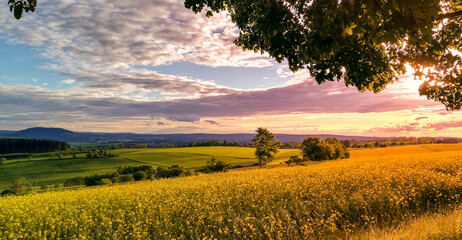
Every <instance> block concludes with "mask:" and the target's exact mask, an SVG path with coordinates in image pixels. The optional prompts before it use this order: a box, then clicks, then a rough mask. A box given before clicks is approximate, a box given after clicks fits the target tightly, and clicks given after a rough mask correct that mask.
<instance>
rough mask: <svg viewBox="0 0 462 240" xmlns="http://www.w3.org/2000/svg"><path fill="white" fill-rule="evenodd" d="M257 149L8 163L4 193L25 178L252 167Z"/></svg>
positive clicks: (0, 174) (1, 172)
mask: <svg viewBox="0 0 462 240" xmlns="http://www.w3.org/2000/svg"><path fill="white" fill-rule="evenodd" d="M254 151H255V149H253V148H240V147H195V148H165V149H159V148H156V149H153V148H147V149H117V150H111V151H110V152H111V153H115V154H117V155H118V157H110V158H90V159H89V158H86V157H85V156H86V154H77V155H76V157H77V158H76V159H73V158H72V155H66V156H64V157H63V159H58V157H57V156H56V155H57V154H54V155H55V156H54V157H53V158H51V159H50V157H49V156H40V157H32V158H31V159H30V160H29V159H28V158H24V159H15V160H8V161H7V163H6V164H4V165H0V191H1V190H2V189H7V188H8V187H9V186H10V184H11V182H12V181H13V179H15V178H19V177H25V178H26V179H27V181H29V182H30V183H32V184H33V185H34V186H35V185H40V184H42V183H46V184H55V183H58V184H62V183H63V182H64V180H66V179H69V178H73V177H85V176H88V175H90V174H104V173H111V172H114V171H115V170H116V169H117V168H118V167H120V166H131V165H141V164H150V165H153V166H162V167H169V166H171V165H180V166H183V167H186V168H196V169H197V168H201V167H204V166H205V165H206V164H207V161H209V160H210V159H212V157H215V158H216V159H220V160H225V161H227V162H229V163H231V164H233V165H240V164H241V165H249V164H252V163H255V162H256V159H255V158H254V155H253V154H254ZM298 153H299V150H296V149H295V150H294V149H282V150H281V151H280V153H279V154H278V155H277V159H276V160H275V161H274V163H279V162H282V161H284V160H285V159H287V158H288V156H292V155H297V154H298Z"/></svg>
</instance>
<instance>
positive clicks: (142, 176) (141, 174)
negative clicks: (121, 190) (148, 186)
mask: <svg viewBox="0 0 462 240" xmlns="http://www.w3.org/2000/svg"><path fill="white" fill-rule="evenodd" d="M133 178H135V181H141V180H145V179H146V178H148V174H147V173H146V172H144V171H138V172H136V173H135V174H133Z"/></svg>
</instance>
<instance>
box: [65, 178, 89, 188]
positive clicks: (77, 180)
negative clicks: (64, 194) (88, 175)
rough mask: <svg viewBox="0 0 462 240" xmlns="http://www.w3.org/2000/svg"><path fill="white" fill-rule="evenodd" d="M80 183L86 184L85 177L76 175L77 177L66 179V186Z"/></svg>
mask: <svg viewBox="0 0 462 240" xmlns="http://www.w3.org/2000/svg"><path fill="white" fill-rule="evenodd" d="M79 185H85V178H83V177H75V178H71V179H67V180H66V181H64V186H65V187H71V186H79Z"/></svg>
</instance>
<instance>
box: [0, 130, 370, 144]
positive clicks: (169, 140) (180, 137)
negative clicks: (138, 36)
mask: <svg viewBox="0 0 462 240" xmlns="http://www.w3.org/2000/svg"><path fill="white" fill-rule="evenodd" d="M0 136H8V137H17V138H35V139H50V140H58V141H64V142H76V143H84V142H87V143H107V142H144V143H159V144H187V143H190V142H202V141H208V140H219V141H223V140H225V139H226V140H227V141H236V142H240V143H248V142H250V141H251V140H252V138H253V136H254V134H205V133H193V134H136V133H95V132H72V131H69V130H66V129H62V128H43V127H34V128H28V129H25V130H22V131H18V132H14V131H0ZM308 136H319V137H322V138H328V137H336V138H338V139H339V140H346V139H356V140H374V139H378V138H379V137H364V136H344V135H326V134H317V135H316V134H313V135H310V134H306V135H294V134H276V138H277V139H279V140H280V141H283V142H301V141H303V139H305V138H306V137H308Z"/></svg>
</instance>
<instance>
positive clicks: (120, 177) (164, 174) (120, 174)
mask: <svg viewBox="0 0 462 240" xmlns="http://www.w3.org/2000/svg"><path fill="white" fill-rule="evenodd" d="M192 175H195V172H194V170H192V169H185V168H183V167H182V166H178V165H172V166H171V167H168V168H164V167H157V168H154V167H153V166H149V165H140V166H126V167H119V169H117V171H116V172H114V173H108V174H100V175H91V176H87V177H75V178H71V179H67V180H66V181H64V186H65V187H70V186H80V185H85V186H96V185H111V184H115V183H122V182H133V181H142V180H146V179H150V180H154V179H160V178H173V177H185V176H192Z"/></svg>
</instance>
